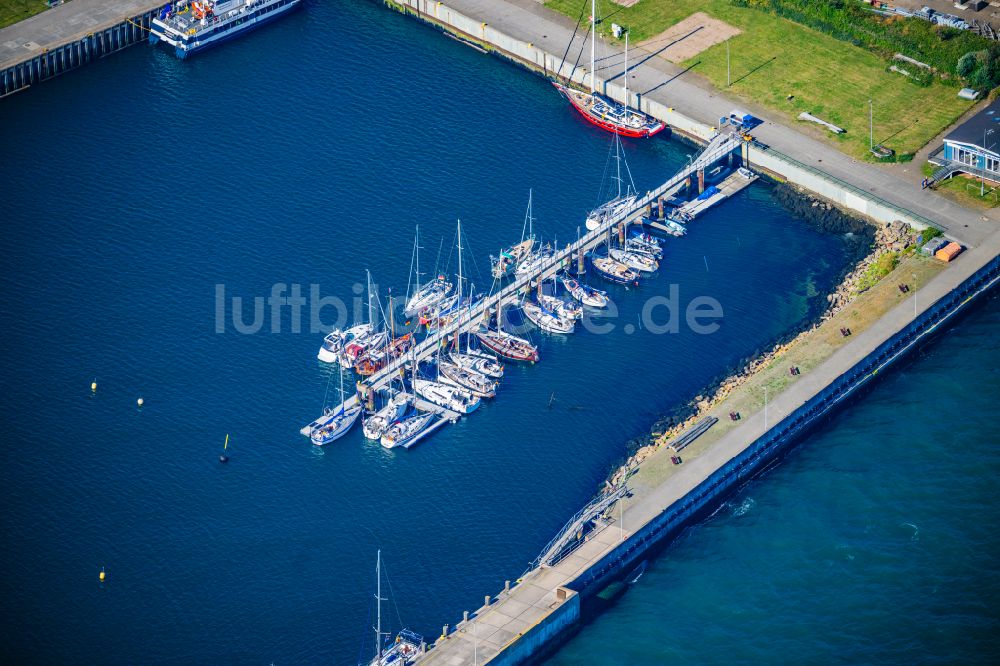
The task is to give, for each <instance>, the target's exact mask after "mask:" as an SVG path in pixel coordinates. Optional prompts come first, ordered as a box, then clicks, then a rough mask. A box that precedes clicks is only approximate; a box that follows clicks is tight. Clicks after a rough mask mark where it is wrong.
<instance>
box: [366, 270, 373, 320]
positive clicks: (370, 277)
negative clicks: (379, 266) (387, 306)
mask: <svg viewBox="0 0 1000 666" xmlns="http://www.w3.org/2000/svg"><path fill="white" fill-rule="evenodd" d="M365 276H366V277H367V281H368V323H369V324H371V325H372V326H374V325H375V311H374V310H373V309H372V274H371V271H369V270H367V269H366V270H365Z"/></svg>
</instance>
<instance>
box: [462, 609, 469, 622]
mask: <svg viewBox="0 0 1000 666" xmlns="http://www.w3.org/2000/svg"><path fill="white" fill-rule="evenodd" d="M468 621H469V611H463V612H462V622H468Z"/></svg>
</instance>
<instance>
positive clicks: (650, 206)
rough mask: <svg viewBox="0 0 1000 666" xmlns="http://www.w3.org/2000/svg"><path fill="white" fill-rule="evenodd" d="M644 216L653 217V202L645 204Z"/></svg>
mask: <svg viewBox="0 0 1000 666" xmlns="http://www.w3.org/2000/svg"><path fill="white" fill-rule="evenodd" d="M646 217H650V218H651V217H653V202H652V201H650V202H649V203H648V204H646Z"/></svg>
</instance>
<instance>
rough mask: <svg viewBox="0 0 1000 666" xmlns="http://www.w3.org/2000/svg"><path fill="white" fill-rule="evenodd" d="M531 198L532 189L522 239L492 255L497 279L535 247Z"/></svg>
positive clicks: (493, 271)
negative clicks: (497, 254) (494, 255)
mask: <svg viewBox="0 0 1000 666" xmlns="http://www.w3.org/2000/svg"><path fill="white" fill-rule="evenodd" d="M531 199H532V191H531V190H528V210H527V211H526V212H525V214H524V224H523V225H522V227H521V241H520V242H519V243H517V244H516V245H512V246H510V247H509V248H507V249H506V250H501V251H500V256H498V257H490V259H491V260H492V264H493V267H492V269H491V273H492V274H493V277H494V278H496V279H497V280H499V279H501V278H503V277H505V276H506V275H507V274H508V273H509V272H510V269H511V267H512V266H516V265H517V264H519V263H521V262H522V261H524V260H525V258H527V257H528V256H530V255H531V250H532V248H534V245H535V235H534V229H533V222H534V218H533V217H532V216H531ZM525 231H527V236H525Z"/></svg>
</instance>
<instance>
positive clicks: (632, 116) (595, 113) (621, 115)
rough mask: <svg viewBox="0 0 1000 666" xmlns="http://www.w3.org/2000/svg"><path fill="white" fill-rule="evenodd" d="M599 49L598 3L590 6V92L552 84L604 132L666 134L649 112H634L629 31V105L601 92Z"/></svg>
mask: <svg viewBox="0 0 1000 666" xmlns="http://www.w3.org/2000/svg"><path fill="white" fill-rule="evenodd" d="M596 49H597V2H596V0H591V4H590V92H589V93H587V92H583V91H580V90H575V89H573V88H570V87H569V86H566V85H563V84H562V83H559V82H558V81H553V82H552V85H554V86H555V87H556V90H558V91H559V92H561V93H562V94H563V95H565V96H566V99H568V100H569V103H570V104H572V105H573V108H575V109H576V110H577V111H578V112H579V113H580V115H582V116H583V117H584V118H586V119H587V121H588V122H590V123H592V124H594V125H597V126H598V127H600V128H601V129H603V130H607V131H608V132H614V133H615V134H618V135H621V136H631V137H637V138H641V137H648V136H653V135H654V134H657V133H658V132H660V131H662V130H663V129H664V128H665V127H666V125H664V124H663V123H661V122H660V121H658V120H656V119H654V118H651V117H650V116H648V115H646V114H645V113H643V112H641V111H639V110H637V109H631V108H629V105H628V99H629V97H628V72H629V70H628V31H626V32H625V76H624V79H625V104H618V103H617V102H614V101H612V100H610V99H608V98H607V97H605V96H604V95H601V94H600V93H598V92H597V90H596V88H595V83H596V69H595V67H594V61H595V52H596Z"/></svg>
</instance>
